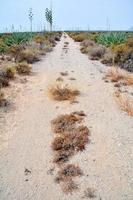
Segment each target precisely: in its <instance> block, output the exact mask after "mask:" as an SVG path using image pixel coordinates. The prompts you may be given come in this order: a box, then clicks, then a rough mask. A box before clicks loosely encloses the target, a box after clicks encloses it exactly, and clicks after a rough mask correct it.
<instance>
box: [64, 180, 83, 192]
mask: <svg viewBox="0 0 133 200" xmlns="http://www.w3.org/2000/svg"><path fill="white" fill-rule="evenodd" d="M78 189H79V187H78V185H77V184H76V183H75V182H74V181H73V180H69V181H67V182H65V183H63V184H62V190H63V192H64V193H66V194H72V193H73V192H75V191H76V190H78Z"/></svg>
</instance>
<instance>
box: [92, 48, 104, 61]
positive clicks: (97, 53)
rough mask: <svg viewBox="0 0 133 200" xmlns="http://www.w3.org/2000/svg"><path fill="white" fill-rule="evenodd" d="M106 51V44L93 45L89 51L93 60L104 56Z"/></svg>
mask: <svg viewBox="0 0 133 200" xmlns="http://www.w3.org/2000/svg"><path fill="white" fill-rule="evenodd" d="M105 51H106V49H105V47H104V46H101V45H99V46H95V47H93V48H92V49H91V50H90V52H89V55H90V59H91V60H99V59H101V58H102V57H103V56H104V54H105Z"/></svg>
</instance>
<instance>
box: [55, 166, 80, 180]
mask: <svg viewBox="0 0 133 200" xmlns="http://www.w3.org/2000/svg"><path fill="white" fill-rule="evenodd" d="M81 175H83V173H82V171H81V169H80V168H79V167H78V166H75V165H74V164H68V165H66V166H65V167H64V168H62V169H61V170H60V171H59V172H58V176H57V177H56V182H58V183H60V182H66V181H68V180H70V179H71V178H73V177H77V176H81Z"/></svg>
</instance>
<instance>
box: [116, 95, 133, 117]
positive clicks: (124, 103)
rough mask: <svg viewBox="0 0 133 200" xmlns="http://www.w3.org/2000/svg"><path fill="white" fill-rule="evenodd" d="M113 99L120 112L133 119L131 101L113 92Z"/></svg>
mask: <svg viewBox="0 0 133 200" xmlns="http://www.w3.org/2000/svg"><path fill="white" fill-rule="evenodd" d="M115 97H116V101H117V103H118V105H119V106H120V108H121V110H123V111H124V112H126V113H128V115H130V116H132V117H133V101H131V100H130V99H129V98H128V97H126V96H123V95H122V94H121V93H120V92H119V91H116V92H115Z"/></svg>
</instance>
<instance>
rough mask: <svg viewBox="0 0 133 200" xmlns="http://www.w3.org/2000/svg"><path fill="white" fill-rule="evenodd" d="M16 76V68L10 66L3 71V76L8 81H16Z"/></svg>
mask: <svg viewBox="0 0 133 200" xmlns="http://www.w3.org/2000/svg"><path fill="white" fill-rule="evenodd" d="M15 74H16V69H15V67H14V66H8V67H6V68H5V69H4V71H3V76H4V77H5V78H7V79H14V78H15Z"/></svg>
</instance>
